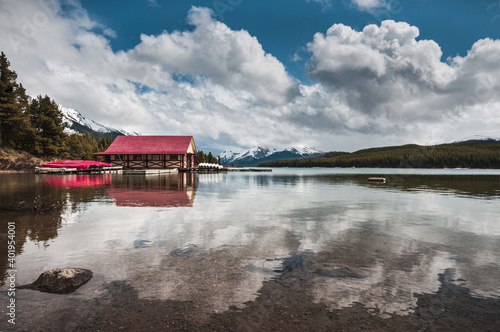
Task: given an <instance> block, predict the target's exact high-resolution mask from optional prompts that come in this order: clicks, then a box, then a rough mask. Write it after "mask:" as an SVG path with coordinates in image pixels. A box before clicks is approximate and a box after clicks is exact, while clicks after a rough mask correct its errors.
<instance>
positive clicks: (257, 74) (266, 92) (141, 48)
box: [130, 7, 298, 105]
mask: <svg viewBox="0 0 500 332" xmlns="http://www.w3.org/2000/svg"><path fill="white" fill-rule="evenodd" d="M188 20H189V22H190V23H191V24H193V25H194V26H195V27H196V28H195V30H194V31H193V32H188V31H184V32H178V31H175V32H172V33H168V32H164V33H163V34H161V35H159V36H146V35H142V36H141V43H140V44H139V45H138V46H137V47H136V48H135V49H134V50H133V51H132V52H131V54H130V55H131V57H132V58H134V59H137V60H138V61H146V62H148V63H155V64H160V65H162V66H163V67H164V68H165V70H167V71H168V72H170V73H175V74H181V75H203V76H206V77H209V78H210V79H211V80H212V81H213V82H214V83H216V84H221V85H223V86H232V87H234V88H237V89H242V90H246V91H250V92H252V93H253V95H254V96H255V97H256V98H258V99H260V100H262V101H264V102H266V103H271V104H273V105H279V104H283V103H286V102H288V101H290V100H291V99H292V98H293V97H295V96H296V95H297V93H298V82H297V81H296V80H295V79H293V78H292V77H290V76H289V75H288V73H287V72H286V70H285V67H284V66H283V64H282V63H281V62H280V61H279V60H277V59H276V58H275V57H273V56H272V55H271V54H269V53H265V51H264V50H263V49H262V46H261V45H260V43H259V42H258V40H257V38H255V37H252V36H251V35H250V34H249V33H248V32H247V31H244V30H240V31H234V30H231V29H230V28H229V27H227V26H226V25H225V24H223V23H221V22H218V21H216V20H214V19H213V17H212V12H211V11H210V10H208V9H206V8H196V7H194V8H192V9H191V11H190V12H189V16H188Z"/></svg>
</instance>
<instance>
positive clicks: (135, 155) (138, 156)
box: [133, 154, 142, 160]
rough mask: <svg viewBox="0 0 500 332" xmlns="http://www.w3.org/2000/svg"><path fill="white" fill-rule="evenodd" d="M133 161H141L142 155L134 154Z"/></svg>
mask: <svg viewBox="0 0 500 332" xmlns="http://www.w3.org/2000/svg"><path fill="white" fill-rule="evenodd" d="M133 160H142V155H140V154H134V157H133Z"/></svg>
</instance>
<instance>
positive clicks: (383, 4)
mask: <svg viewBox="0 0 500 332" xmlns="http://www.w3.org/2000/svg"><path fill="white" fill-rule="evenodd" d="M352 2H353V4H354V5H356V6H357V8H358V9H360V10H365V11H371V10H374V9H379V8H385V9H389V3H388V2H387V1H386V0H352Z"/></svg>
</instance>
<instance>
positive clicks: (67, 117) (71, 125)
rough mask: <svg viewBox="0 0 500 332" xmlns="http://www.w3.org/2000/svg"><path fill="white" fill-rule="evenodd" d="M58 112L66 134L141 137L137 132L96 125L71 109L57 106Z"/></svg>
mask: <svg viewBox="0 0 500 332" xmlns="http://www.w3.org/2000/svg"><path fill="white" fill-rule="evenodd" d="M59 110H60V111H61V113H62V114H63V119H62V120H63V125H64V126H65V127H66V129H65V130H64V131H65V132H66V133H67V134H69V135H71V134H74V133H79V134H85V132H88V133H89V134H91V135H92V136H96V137H103V136H104V137H112V138H115V137H116V136H118V135H128V136H137V135H141V134H139V133H137V132H130V131H127V130H124V129H116V128H112V127H108V126H105V125H103V124H100V123H97V122H95V121H94V120H90V119H87V118H86V117H85V116H83V115H82V114H81V113H80V112H78V111H77V110H75V109H73V108H69V107H64V106H62V105H59Z"/></svg>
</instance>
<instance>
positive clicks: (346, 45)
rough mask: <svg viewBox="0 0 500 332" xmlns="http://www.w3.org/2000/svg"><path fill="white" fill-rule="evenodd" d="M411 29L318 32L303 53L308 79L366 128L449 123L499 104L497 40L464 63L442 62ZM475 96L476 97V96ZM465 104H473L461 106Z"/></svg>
mask: <svg viewBox="0 0 500 332" xmlns="http://www.w3.org/2000/svg"><path fill="white" fill-rule="evenodd" d="M418 36H419V30H418V28H417V27H414V26H410V25H409V24H407V23H404V22H399V23H397V22H394V21H390V20H388V21H384V22H382V23H381V25H380V26H376V25H368V26H366V27H365V28H364V29H363V31H355V30H353V29H352V28H350V27H348V26H345V25H342V24H335V25H333V26H332V27H331V28H330V29H328V31H327V32H326V34H321V33H318V34H316V35H315V36H314V40H313V41H312V42H311V43H309V45H308V48H309V51H310V52H311V53H312V56H311V58H310V61H309V63H308V64H307V73H308V75H309V77H310V78H311V79H313V80H315V81H317V82H319V84H321V85H322V86H324V87H328V88H330V90H331V91H333V92H334V93H335V94H337V95H339V96H344V97H345V102H346V103H347V105H348V106H349V108H350V109H351V110H352V112H354V113H355V114H362V115H365V116H367V117H368V118H369V119H368V122H367V123H370V124H371V125H372V126H373V125H374V124H375V126H374V128H373V129H375V128H379V129H384V130H385V128H383V127H382V126H381V125H380V123H377V122H380V121H381V120H383V121H385V122H387V123H389V124H391V126H390V127H392V129H393V130H399V129H401V128H405V127H406V129H407V127H408V124H410V125H411V126H412V127H416V126H421V125H423V124H426V123H427V124H428V123H435V122H436V121H449V120H452V119H454V118H456V117H459V116H461V114H462V113H463V112H476V111H477V112H478V113H479V114H480V112H481V110H479V108H477V107H475V106H478V105H479V104H481V105H485V104H490V103H493V104H492V105H490V106H491V107H496V106H495V105H497V104H498V102H499V101H500V100H499V98H498V97H497V91H498V88H499V86H500V79H499V78H498V77H500V76H498V74H497V73H498V70H499V68H500V57H499V56H498V54H499V53H498V52H499V51H500V41H493V40H489V39H485V40H480V41H478V42H477V43H476V44H474V45H473V47H472V49H471V50H470V52H469V53H468V55H467V56H466V57H463V58H461V57H456V58H453V59H450V60H449V62H448V63H446V62H443V61H442V59H441V57H442V52H441V49H440V47H439V45H438V44H437V43H436V42H434V41H431V40H417V37H418ZM478 91H482V92H481V95H480V96H476V95H477V92H478ZM467 98H469V99H471V100H474V105H472V103H470V104H469V105H467Z"/></svg>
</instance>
